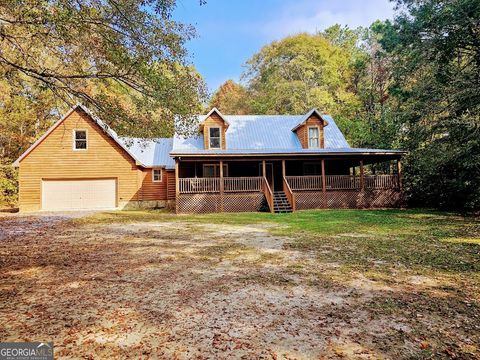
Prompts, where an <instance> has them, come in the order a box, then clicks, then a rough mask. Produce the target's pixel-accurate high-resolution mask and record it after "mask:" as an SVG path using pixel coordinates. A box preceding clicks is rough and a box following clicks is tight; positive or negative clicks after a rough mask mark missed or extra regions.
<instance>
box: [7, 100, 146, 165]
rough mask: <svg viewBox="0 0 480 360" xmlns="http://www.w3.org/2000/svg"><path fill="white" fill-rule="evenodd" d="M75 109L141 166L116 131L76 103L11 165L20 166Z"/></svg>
mask: <svg viewBox="0 0 480 360" xmlns="http://www.w3.org/2000/svg"><path fill="white" fill-rule="evenodd" d="M75 110H80V111H83V112H84V113H85V114H87V115H88V116H89V117H90V118H91V119H92V120H93V121H94V122H95V123H96V124H97V125H98V126H99V127H100V128H101V129H102V130H103V132H104V133H105V134H107V135H108V136H109V137H110V138H111V139H112V140H113V141H115V142H116V143H117V144H118V145H119V146H120V147H121V148H122V149H123V150H125V151H126V152H127V154H128V155H130V157H131V158H132V159H133V160H134V161H135V163H136V164H137V165H140V166H143V164H142V163H141V161H139V159H137V157H136V156H135V155H134V154H133V153H132V152H131V151H129V149H128V147H126V146H125V144H124V143H122V142H121V141H120V139H119V137H118V135H117V133H116V132H115V131H113V130H112V129H111V128H110V127H109V126H108V125H107V124H105V123H104V122H103V121H102V120H100V119H99V118H98V117H97V116H96V115H94V114H93V113H92V112H91V111H90V110H89V109H88V108H87V107H85V106H84V105H82V104H76V105H74V106H72V107H71V108H70V110H68V111H67V113H66V114H65V115H63V116H62V118H61V119H60V120H58V121H57V122H56V123H55V124H53V125H52V126H51V127H50V129H48V130H47V132H46V133H45V134H43V135H42V136H41V137H40V138H39V139H38V140H37V141H35V142H34V143H33V144H32V145H31V146H30V147H29V148H28V149H27V150H26V151H25V152H24V153H23V154H22V155H20V157H19V158H18V159H17V160H15V162H14V163H13V166H16V167H18V166H20V162H21V161H22V160H23V159H24V158H25V157H27V155H28V154H30V153H31V152H32V151H33V150H34V149H35V148H36V147H37V146H38V145H40V144H41V143H42V141H43V140H45V139H46V138H47V137H48V135H50V134H51V133H52V132H53V131H54V130H55V129H56V128H57V127H58V126H59V125H60V124H61V123H62V122H63V121H65V119H66V118H68V117H69V116H70V114H72V113H73V112H74V111H75Z"/></svg>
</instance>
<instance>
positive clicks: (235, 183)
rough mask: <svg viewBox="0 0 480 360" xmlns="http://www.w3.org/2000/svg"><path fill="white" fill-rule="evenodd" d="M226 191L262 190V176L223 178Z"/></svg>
mask: <svg viewBox="0 0 480 360" xmlns="http://www.w3.org/2000/svg"><path fill="white" fill-rule="evenodd" d="M223 181H224V184H225V185H224V186H225V192H253V191H262V177H260V176H252V177H226V178H223Z"/></svg>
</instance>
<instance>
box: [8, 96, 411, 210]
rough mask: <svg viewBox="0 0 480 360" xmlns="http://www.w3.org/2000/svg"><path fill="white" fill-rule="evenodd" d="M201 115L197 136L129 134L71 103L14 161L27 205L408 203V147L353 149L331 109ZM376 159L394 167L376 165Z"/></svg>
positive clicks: (239, 207) (296, 206)
mask: <svg viewBox="0 0 480 360" xmlns="http://www.w3.org/2000/svg"><path fill="white" fill-rule="evenodd" d="M197 119H198V122H197V124H196V126H197V128H198V131H197V132H196V134H195V135H194V136H190V137H185V136H181V135H179V134H176V135H175V136H174V137H173V138H162V139H136V138H125V137H120V136H118V135H117V134H116V133H115V132H114V131H113V130H112V129H110V128H109V127H108V126H106V125H105V123H104V122H103V121H101V120H100V119H99V118H98V117H96V116H95V115H94V114H92V113H91V112H90V111H89V110H88V109H87V108H85V107H84V106H82V105H77V106H75V107H73V108H72V109H71V110H70V111H69V112H68V113H67V114H66V115H65V116H64V117H63V118H62V119H60V120H59V121H58V122H57V123H55V124H54V125H53V126H52V127H51V128H50V129H49V130H48V131H47V132H46V133H45V134H44V135H43V136H42V137H41V138H40V139H38V140H37V141H36V142H35V143H34V144H33V145H32V146H31V147H30V148H29V149H28V150H27V151H26V152H25V153H24V154H22V156H20V158H19V159H17V160H16V161H15V163H14V165H15V166H18V167H19V184H20V196H19V205H20V210H21V211H36V210H49V211H56V210H77V209H124V208H144V207H164V206H172V207H175V209H176V211H177V212H178V213H205V212H238V211H260V210H265V211H271V212H290V211H295V210H299V209H313V208H371V207H396V206H399V205H400V203H401V198H402V179H401V165H400V164H401V163H400V160H401V157H402V155H403V152H402V151H399V150H380V149H359V148H352V147H350V146H349V145H348V143H347V141H346V140H345V137H344V136H343V134H342V132H341V131H340V130H339V128H338V127H337V125H336V124H335V121H334V120H333V119H332V117H330V116H328V115H324V114H320V113H319V112H318V111H317V110H315V109H313V110H311V111H309V112H308V113H307V114H304V115H223V114H221V113H220V111H218V110H217V109H212V110H211V111H210V112H209V113H208V114H207V115H203V116H198V117H197ZM376 163H382V164H384V166H383V169H386V170H388V171H384V172H383V173H382V174H379V173H378V172H376V173H374V172H373V171H371V170H370V168H371V164H376ZM385 164H386V165H385Z"/></svg>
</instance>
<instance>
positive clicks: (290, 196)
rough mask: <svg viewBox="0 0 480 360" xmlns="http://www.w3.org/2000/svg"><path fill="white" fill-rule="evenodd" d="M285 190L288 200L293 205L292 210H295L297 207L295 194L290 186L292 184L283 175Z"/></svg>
mask: <svg viewBox="0 0 480 360" xmlns="http://www.w3.org/2000/svg"><path fill="white" fill-rule="evenodd" d="M283 192H284V193H285V195H287V200H288V202H289V203H290V206H291V207H292V211H295V208H296V201H295V194H294V193H293V191H292V189H291V188H290V184H289V183H288V181H287V179H286V178H285V176H284V177H283Z"/></svg>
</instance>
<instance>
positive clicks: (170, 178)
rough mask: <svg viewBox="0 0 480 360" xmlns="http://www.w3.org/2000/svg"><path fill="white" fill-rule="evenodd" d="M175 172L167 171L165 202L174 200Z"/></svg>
mask: <svg viewBox="0 0 480 360" xmlns="http://www.w3.org/2000/svg"><path fill="white" fill-rule="evenodd" d="M175 185H176V181H175V171H173V170H168V171H167V200H175V196H176V189H175Z"/></svg>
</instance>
